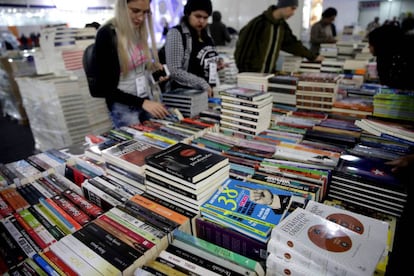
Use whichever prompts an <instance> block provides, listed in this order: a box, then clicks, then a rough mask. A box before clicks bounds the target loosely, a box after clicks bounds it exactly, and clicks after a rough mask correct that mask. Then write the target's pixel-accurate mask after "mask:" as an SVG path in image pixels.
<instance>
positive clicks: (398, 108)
mask: <svg viewBox="0 0 414 276" xmlns="http://www.w3.org/2000/svg"><path fill="white" fill-rule="evenodd" d="M413 95H414V93H413V92H410V91H395V90H394V89H388V90H386V89H382V91H381V92H380V93H377V94H376V95H375V96H374V111H373V115H374V116H376V117H381V118H388V119H396V120H406V121H411V122H412V121H413V120H414V119H413V118H414V97H413Z"/></svg>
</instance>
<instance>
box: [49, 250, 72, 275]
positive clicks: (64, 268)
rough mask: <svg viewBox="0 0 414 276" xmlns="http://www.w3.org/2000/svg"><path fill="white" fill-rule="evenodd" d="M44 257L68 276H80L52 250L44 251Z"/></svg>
mask: <svg viewBox="0 0 414 276" xmlns="http://www.w3.org/2000/svg"><path fill="white" fill-rule="evenodd" d="M43 255H44V256H45V257H47V258H48V259H49V260H50V261H51V262H53V263H54V264H55V266H56V267H58V268H59V269H60V270H61V271H62V272H63V273H64V274H65V275H68V276H76V275H78V274H77V273H76V272H75V271H73V269H72V268H70V266H68V265H67V264H66V263H65V262H64V261H63V260H62V259H61V258H59V257H58V256H57V255H56V254H55V253H53V251H52V250H50V248H46V249H44V250H43Z"/></svg>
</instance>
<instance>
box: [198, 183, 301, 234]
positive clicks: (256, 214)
mask: <svg viewBox="0 0 414 276" xmlns="http://www.w3.org/2000/svg"><path fill="white" fill-rule="evenodd" d="M293 196H295V193H293V192H290V191H287V190H283V189H279V188H276V187H272V186H268V185H261V184H257V183H252V182H247V181H245V182H243V181H240V180H235V179H228V180H226V181H225V182H224V183H223V185H222V186H220V187H219V189H218V190H217V191H216V193H214V194H213V195H212V196H211V197H210V199H208V200H207V201H206V202H205V203H204V204H203V205H202V206H201V208H200V210H201V213H203V212H205V211H206V210H209V211H210V214H211V212H213V213H218V214H220V215H223V216H226V217H228V218H229V219H232V220H237V221H238V222H239V223H243V224H245V227H246V228H254V229H255V230H256V231H257V232H258V233H261V235H262V236H263V237H267V235H268V234H269V233H268V231H269V229H271V228H272V227H274V226H275V225H277V224H278V223H279V222H280V221H281V219H283V217H284V216H285V215H286V213H287V212H288V209H289V206H290V204H291V202H292V199H293Z"/></svg>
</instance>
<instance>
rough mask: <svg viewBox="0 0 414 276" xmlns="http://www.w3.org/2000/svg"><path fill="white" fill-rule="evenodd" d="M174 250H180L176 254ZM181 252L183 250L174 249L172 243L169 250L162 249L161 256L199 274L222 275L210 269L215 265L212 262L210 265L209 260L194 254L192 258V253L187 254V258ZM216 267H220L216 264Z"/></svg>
mask: <svg viewBox="0 0 414 276" xmlns="http://www.w3.org/2000/svg"><path fill="white" fill-rule="evenodd" d="M169 248H170V249H169ZM173 252H174V253H177V252H178V253H177V254H174V253H173ZM181 252H182V251H180V250H176V251H174V250H173V249H172V246H171V245H170V246H168V247H167V251H166V250H163V251H161V252H160V255H159V256H160V258H163V259H165V260H168V261H170V262H174V263H175V264H177V265H179V266H181V267H184V268H186V269H188V270H189V271H191V272H193V273H195V274H198V275H221V274H218V273H215V272H214V271H212V270H210V269H211V268H212V267H213V266H212V265H211V264H210V265H208V263H207V262H202V260H201V259H200V258H196V257H195V256H194V258H191V256H190V254H186V255H185V256H186V257H187V259H186V258H182V257H181V256H179V255H178V254H179V253H181ZM183 254H184V253H183ZM189 259H191V260H189ZM196 261H197V262H196ZM201 262H202V264H201ZM202 265H203V266H202ZM215 267H216V268H218V267H219V266H218V265H216V266H215ZM213 268H214V267H213Z"/></svg>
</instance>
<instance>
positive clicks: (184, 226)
mask: <svg viewBox="0 0 414 276" xmlns="http://www.w3.org/2000/svg"><path fill="white" fill-rule="evenodd" d="M130 200H131V201H133V202H135V203H137V204H139V205H141V206H143V207H144V208H147V209H148V210H150V211H152V212H155V213H157V214H159V215H161V216H164V217H165V218H167V219H169V220H171V221H174V222H175V223H177V224H178V225H179V228H180V229H181V230H182V231H185V232H187V233H191V224H190V219H189V218H188V217H186V216H184V215H182V214H180V213H178V212H175V211H173V210H171V209H170V208H168V207H165V206H163V205H162V204H159V203H157V202H156V201H153V200H151V199H148V198H146V197H143V196H141V195H134V196H133V197H131V198H130Z"/></svg>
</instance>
